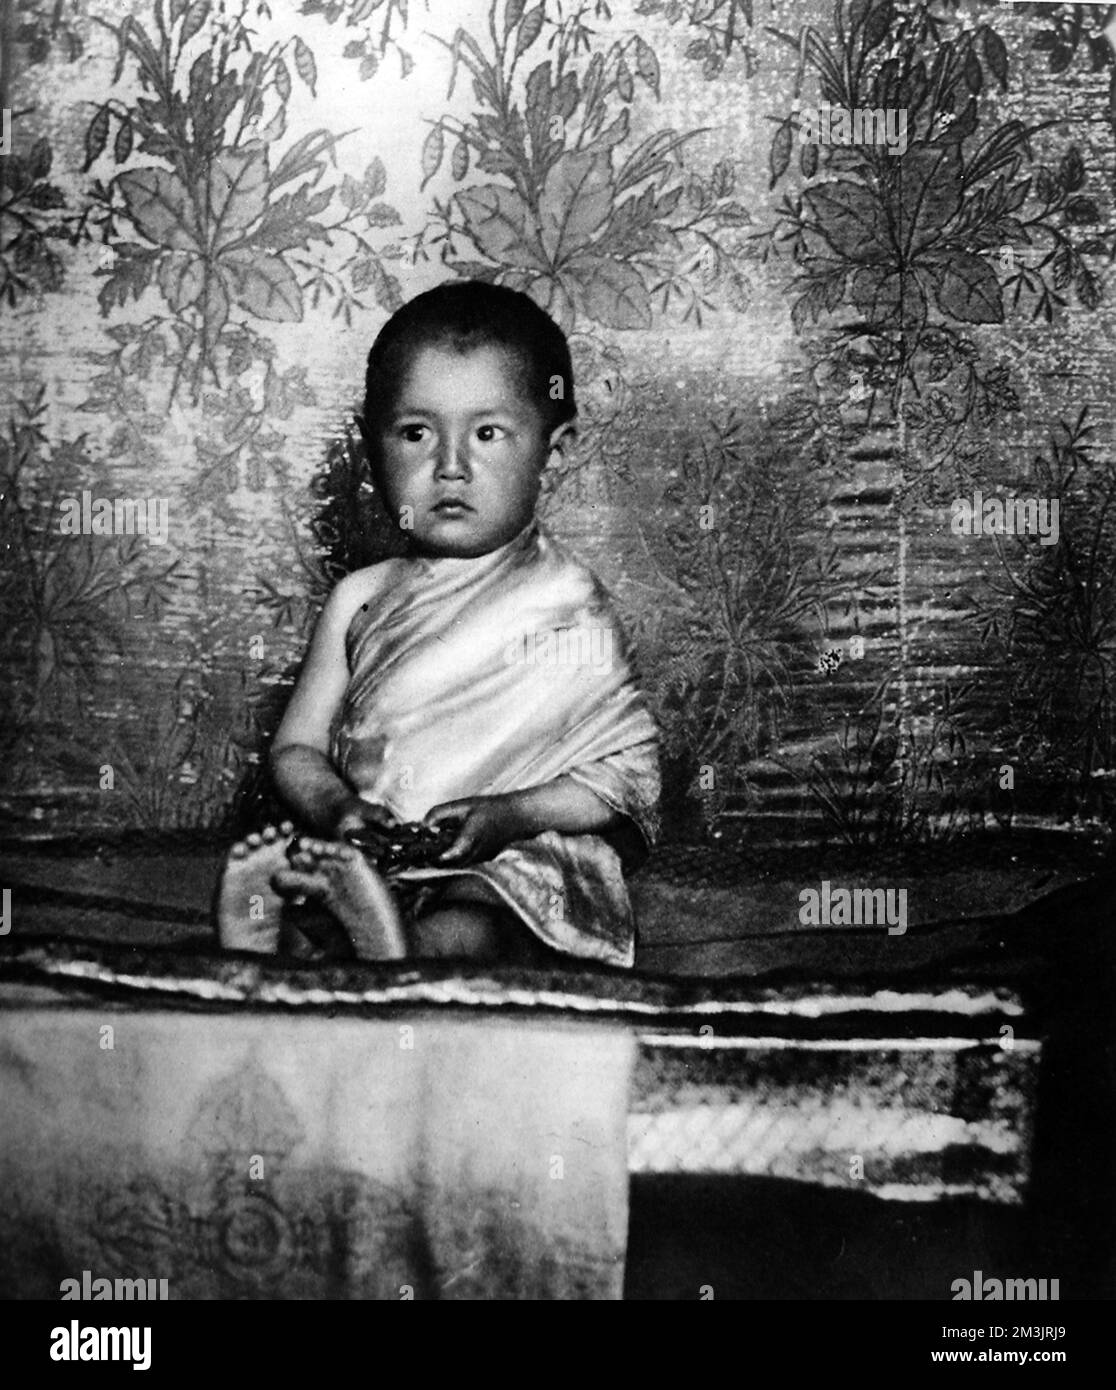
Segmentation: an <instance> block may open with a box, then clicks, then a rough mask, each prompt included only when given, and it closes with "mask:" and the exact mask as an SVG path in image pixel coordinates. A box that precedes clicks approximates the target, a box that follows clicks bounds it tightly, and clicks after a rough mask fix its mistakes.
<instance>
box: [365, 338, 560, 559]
mask: <svg viewBox="0 0 1116 1390" xmlns="http://www.w3.org/2000/svg"><path fill="white" fill-rule="evenodd" d="M571 433H572V427H571V426H570V425H568V424H567V425H561V426H559V427H558V428H557V429H556V430H554V431H553V432H552V433H550V434H548V433H547V431H546V428H545V425H544V423H543V417H542V414H541V412H540V410H539V408H538V406H536V405H535V403H534V402H533V401H532V400H531V399H529V398H528V397H527V396H526V395H525V394H524V388H523V386H522V384H521V382H520V378H519V374H518V373H517V372H516V370H515V363H514V361H513V360H511V359H509V356H508V354H507V353H506V352H503V351H501V350H500V349H499V348H494V347H484V348H477V349H475V350H474V351H472V352H467V353H459V352H455V351H453V350H452V349H443V348H437V347H425V348H422V349H420V351H419V352H418V355H417V356H416V357H415V360H414V363H413V365H412V366H411V369H410V371H409V372H408V373H407V376H406V378H405V380H404V381H403V383H402V385H401V387H400V390H399V394H398V396H397V398H396V400H395V401H394V403H393V405H392V408H391V411H390V412H389V414H388V415H387V417H386V418H385V419H384V421H383V423H382V425H381V427H380V435H379V439H378V441H377V442H378V445H379V462H378V473H379V482H380V485H381V487H382V488H383V491H384V494H385V497H386V501H387V504H388V507H389V508H390V510H391V513H392V516H393V517H394V518H395V520H396V522H397V524H398V525H399V526H400V527H401V529H403V530H404V531H406V532H408V534H410V536H411V537H412V539H413V542H414V544H415V546H416V547H417V548H418V549H419V550H420V551H421V552H422V553H424V554H428V555H452V556H458V557H466V556H473V555H486V554H488V552H489V551H492V550H496V549H498V548H499V547H500V546H501V545H504V544H506V543H507V542H508V541H510V540H511V539H512V538H513V537H514V536H516V535H518V533H519V532H520V531H522V530H523V528H524V527H525V526H526V525H527V524H528V522H530V520H531V519H532V517H533V516H534V514H535V503H536V501H537V500H538V495H539V485H540V479H541V476H542V470H543V468H544V467H545V466H546V463H547V460H548V459H549V458H550V456H551V455H552V454H555V453H556V454H561V452H562V450H563V448H564V446H565V442H566V440H567V439H568V437H569V436H570V435H571ZM404 508H408V509H409V510H406V511H405V510H404Z"/></svg>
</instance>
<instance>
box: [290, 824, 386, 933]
mask: <svg viewBox="0 0 1116 1390" xmlns="http://www.w3.org/2000/svg"><path fill="white" fill-rule="evenodd" d="M272 882H273V883H274V885H275V887H276V888H277V889H278V891H279V892H280V893H282V894H283V895H284V896H285V897H291V896H293V895H304V896H305V897H306V898H312V899H314V901H315V902H319V903H321V904H322V905H323V906H324V907H326V908H328V909H329V911H330V912H331V913H332V914H333V916H334V917H336V918H337V920H338V921H339V922H340V923H341V925H342V926H343V927H344V928H345V930H346V931H347V932H348V934H349V938H350V940H351V941H352V943H353V949H354V950H355V951H356V954H357V958H358V959H359V960H400V959H402V957H403V956H405V955H406V954H407V944H406V939H405V937H404V935H403V923H402V921H401V920H400V917H399V909H398V908H397V907H396V905H395V899H394V898H393V897H392V895H391V890H390V889H389V888H388V886H387V884H386V883H385V882H384V880H383V879H382V878H381V877H380V875H379V874H378V873H377V872H376V870H375V869H374V868H373V867H372V865H371V864H369V862H368V860H367V859H366V858H365V857H364V855H363V854H361V852H360V851H359V850H357V849H354V848H353V846H352V845H347V844H342V843H337V842H334V841H331V840H313V839H307V838H305V837H302V838H300V840H299V843H298V848H297V850H296V852H295V854H294V855H293V857H292V860H291V865H290V866H288V865H287V864H286V863H284V865H283V867H282V868H280V869H279V870H277V871H276V873H275V874H274V876H273V878H272Z"/></svg>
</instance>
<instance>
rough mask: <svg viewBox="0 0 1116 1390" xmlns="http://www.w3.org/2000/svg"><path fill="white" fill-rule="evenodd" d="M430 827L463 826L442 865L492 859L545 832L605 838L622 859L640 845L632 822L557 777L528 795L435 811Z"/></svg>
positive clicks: (429, 819) (580, 786) (485, 798)
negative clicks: (513, 844)
mask: <svg viewBox="0 0 1116 1390" xmlns="http://www.w3.org/2000/svg"><path fill="white" fill-rule="evenodd" d="M426 820H427V823H428V824H429V825H435V826H436V825H440V824H443V823H444V822H446V821H460V822H461V829H460V830H459V831H458V834H457V838H456V840H454V842H453V844H452V845H450V847H449V849H447V850H446V851H445V852H444V853H443V854H442V855H440V856H439V859H438V862H439V863H440V864H442V863H459V864H471V863H477V862H478V861H482V860H486V859H491V858H493V856H494V855H497V854H499V852H500V851H501V850H502V849H504V848H505V847H506V846H507V845H509V844H511V842H512V841H513V840H529V839H531V838H532V837H533V836H535V835H539V834H541V833H542V831H544V830H557V831H559V832H560V833H561V834H564V835H590V834H596V835H603V836H605V837H606V838H607V839H609V840H610V841H611V842H612V844H613V845H614V846H615V847H616V849H617V850H618V852H619V853H620V854H621V856H625V855H626V853H627V851H628V850H629V848H630V849H632V850H633V852H634V851H636V849H637V846H636V845H635V844H633V843H632V841H633V840H634V841H637V842H638V839H639V832H638V830H637V829H636V827H635V825H634V824H633V822H632V821H631V820H630V819H629V818H628V817H627V816H625V815H623V814H622V813H621V812H620V811H614V810H613V809H612V807H611V806H608V805H606V803H605V802H603V801H602V800H601V799H600V797H599V796H597V794H596V793H595V792H592V791H590V790H589V788H588V787H586V786H584V785H583V784H582V783H580V782H576V781H574V779H573V778H572V777H556V778H555V779H554V781H553V782H544V783H543V784H542V785H541V786H538V787H529V788H527V789H526V790H525V791H518V792H506V793H504V794H503V795H502V796H476V797H469V798H467V799H465V800H462V801H447V802H445V803H444V804H443V805H441V806H435V807H434V809H433V810H432V811H431V812H430V813H429V814H428V815H427V817H426Z"/></svg>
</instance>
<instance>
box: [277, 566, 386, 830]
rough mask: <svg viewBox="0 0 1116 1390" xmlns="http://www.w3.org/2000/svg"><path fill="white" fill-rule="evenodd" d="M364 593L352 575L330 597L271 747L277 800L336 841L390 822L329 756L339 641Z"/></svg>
mask: <svg viewBox="0 0 1116 1390" xmlns="http://www.w3.org/2000/svg"><path fill="white" fill-rule="evenodd" d="M368 590H369V584H368V578H367V575H366V573H365V572H364V571H358V572H357V573H356V574H351V575H348V576H346V578H344V579H342V580H341V581H340V583H339V584H338V585H337V587H336V588H335V589H334V591H333V592H332V593H331V594H330V596H329V599H328V600H327V601H326V605H325V607H324V608H323V609H322V614H321V617H320V618H319V619H318V625H317V627H316V628H315V629H314V637H313V640H312V641H311V643H310V650H309V651H308V652H307V655H306V660H305V662H304V663H303V667H302V670H301V671H300V672H299V676H298V680H297V681H296V682H295V688H294V691H293V693H292V695H291V701H290V704H289V705H288V706H287V712H286V714H284V716H283V721H282V723H281V724H280V725H279V729H278V731H277V732H276V735H275V739H274V742H273V743H272V745H271V774H272V777H273V778H274V779H275V785H276V787H277V788H278V790H279V794H280V796H281V797H282V798H283V800H284V801H285V802H286V803H287V805H288V806H289V807H290V809H291V810H292V812H293V813H294V814H295V816H297V817H298V818H299V819H300V820H302V821H305V822H307V823H308V824H309V825H310V826H312V827H313V829H315V830H317V831H318V832H319V833H320V834H323V835H328V836H331V837H334V838H338V839H339V838H340V837H341V836H343V835H345V834H346V833H347V832H348V831H350V830H356V829H360V828H362V827H364V826H366V825H368V824H369V823H372V824H380V825H386V824H390V822H391V816H390V815H389V813H388V812H387V811H386V810H384V809H383V808H377V807H375V806H373V805H371V804H370V803H369V802H367V801H362V800H361V798H360V797H358V796H357V795H356V793H355V792H354V791H353V789H352V788H351V787H350V786H349V784H348V783H347V782H346V781H345V780H344V779H343V778H342V777H341V776H339V774H338V772H337V770H336V768H335V767H334V765H333V763H332V762H331V761H330V757H329V748H330V730H331V726H332V723H333V717H334V715H335V714H336V712H337V709H338V707H339V705H340V704H341V701H342V699H343V698H344V695H345V690H346V688H347V687H348V684H349V663H348V659H347V656H346V653H345V637H346V634H347V633H348V630H349V624H350V622H351V621H352V618H353V614H354V613H355V612H356V610H357V609H358V608H359V607H360V605H361V603H362V602H365V601H366V599H367V597H368Z"/></svg>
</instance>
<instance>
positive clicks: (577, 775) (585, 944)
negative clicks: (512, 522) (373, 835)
mask: <svg viewBox="0 0 1116 1390" xmlns="http://www.w3.org/2000/svg"><path fill="white" fill-rule="evenodd" d="M377 570H378V579H379V584H378V586H377V588H376V589H375V591H374V593H373V594H372V595H371V596H370V598H369V599H368V601H367V602H366V603H364V604H363V605H362V606H361V608H360V609H359V610H358V611H357V613H356V614H355V616H354V618H353V620H352V623H351V625H350V627H349V631H348V635H347V639H346V647H347V655H348V661H349V670H350V681H349V686H348V689H347V691H346V694H345V697H344V700H343V702H342V705H341V708H340V710H339V712H338V716H337V718H336V720H335V722H334V727H333V735H332V742H333V757H334V761H335V763H336V765H337V766H338V768H339V769H340V771H341V773H342V775H343V776H344V777H345V778H346V780H347V781H348V782H349V783H350V784H351V785H352V786H353V787H354V788H355V789H356V791H357V792H358V793H359V794H360V795H361V796H362V797H364V798H365V799H367V800H369V801H375V802H380V803H381V804H382V805H384V806H386V807H388V808H389V809H390V810H391V811H392V812H393V813H394V814H395V815H396V816H397V817H398V818H399V819H401V820H420V819H421V818H422V817H423V816H424V815H426V813H427V812H428V811H429V810H431V808H432V807H434V806H436V805H439V804H440V803H442V802H445V801H452V800H456V799H458V798H461V797H469V796H492V795H496V794H498V793H501V792H510V791H519V790H523V789H525V788H528V787H533V786H538V785H540V784H542V783H544V782H549V781H551V780H553V779H554V778H556V777H561V776H563V775H569V776H570V777H572V778H574V779H575V780H577V781H578V782H581V783H582V784H584V785H585V786H587V787H588V788H590V790H592V791H593V792H595V793H596V795H597V796H599V797H600V799H601V800H602V801H604V802H605V803H606V804H607V805H608V806H610V807H612V808H613V809H614V810H616V811H619V812H622V813H623V814H624V815H626V816H627V817H629V818H630V820H631V821H632V822H633V823H634V825H635V826H636V827H637V828H638V830H639V831H640V834H641V836H642V842H643V849H642V852H641V854H640V855H639V858H638V859H637V860H635V861H633V862H632V863H630V864H626V865H624V866H622V865H621V862H620V858H619V855H618V854H617V852H616V850H614V849H613V848H612V846H611V845H610V844H609V843H608V842H607V841H606V840H605V839H604V838H602V837H601V836H599V835H563V834H559V833H558V832H556V831H549V830H548V831H544V832H543V833H542V834H541V835H538V836H536V837H534V838H533V839H530V840H521V841H516V842H515V843H514V844H512V845H509V846H508V847H507V848H506V849H504V850H503V851H502V852H501V853H500V854H498V855H497V856H496V857H495V858H494V859H492V860H490V861H487V862H485V863H481V864H474V865H469V866H454V867H453V868H445V869H436V868H428V869H407V870H401V871H399V872H398V874H397V875H393V877H394V876H397V877H398V878H400V879H403V880H406V881H408V882H425V881H435V880H438V879H444V878H447V877H456V876H460V875H468V876H471V877H474V878H477V879H481V880H483V881H484V882H485V883H487V884H488V885H489V886H490V887H491V888H492V889H494V890H495V891H496V893H497V894H498V895H499V897H500V898H501V899H502V900H503V901H504V902H506V903H507V904H508V905H509V906H510V907H511V908H512V909H513V910H514V911H515V912H516V913H517V914H518V915H519V916H520V917H521V918H522V920H523V921H524V922H525V923H526V924H527V926H529V927H530V928H531V930H532V931H534V932H535V933H536V934H537V935H538V936H539V937H541V938H542V940H543V941H545V942H547V943H548V944H549V945H551V946H554V947H556V948H557V949H558V950H561V951H566V952H568V953H570V954H573V955H577V956H583V957H589V958H592V959H596V960H601V961H606V962H608V963H610V964H614V965H631V964H632V961H633V958H634V946H635V932H634V924H633V921H632V913H631V906H630V904H629V901H628V894H627V889H626V887H625V884H624V878H623V869H631V868H634V867H636V865H637V863H638V862H640V861H641V860H642V859H643V858H644V857H645V856H646V852H647V850H648V849H649V848H650V846H651V844H652V843H653V842H654V838H655V833H656V823H657V821H656V817H657V809H656V808H657V803H658V794H659V771H658V759H657V733H656V729H655V725H654V723H653V721H652V719H651V716H650V714H649V713H648V711H647V708H646V705H645V703H644V701H643V697H642V695H641V694H640V691H639V688H638V686H637V684H636V680H635V676H634V673H633V670H632V666H631V661H630V656H629V652H628V646H627V643H626V641H625V638H624V634H623V631H622V629H621V627H620V624H619V622H618V620H617V617H616V615H615V612H614V611H613V607H612V604H611V603H610V601H609V599H608V596H607V594H606V593H605V591H604V589H603V588H602V586H601V585H600V583H599V581H598V580H597V579H596V578H595V576H594V575H593V574H592V573H591V572H590V571H589V570H588V569H586V568H585V567H584V566H583V565H581V564H579V563H578V562H577V561H576V560H574V559H573V557H572V556H570V555H569V554H568V553H567V552H566V550H565V549H564V548H563V547H562V546H560V545H559V544H558V543H557V542H556V541H555V540H554V539H553V538H552V537H550V536H548V535H547V534H546V533H545V532H544V531H542V530H541V529H540V528H539V527H538V526H537V525H532V526H530V527H528V528H527V529H526V530H525V531H523V532H521V533H520V535H519V536H517V537H516V538H515V539H514V540H512V541H510V542H509V543H508V544H507V545H505V546H502V547H501V548H500V549H499V550H495V551H493V552H491V553H490V554H488V555H482V556H478V557H477V558H475V559H456V558H449V557H438V558H435V559H428V558H419V557H409V558H405V559H397V560H389V561H386V562H384V563H383V564H382V565H379V566H377Z"/></svg>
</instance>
